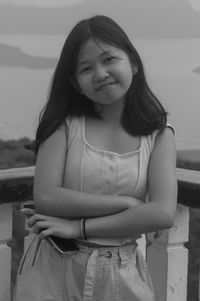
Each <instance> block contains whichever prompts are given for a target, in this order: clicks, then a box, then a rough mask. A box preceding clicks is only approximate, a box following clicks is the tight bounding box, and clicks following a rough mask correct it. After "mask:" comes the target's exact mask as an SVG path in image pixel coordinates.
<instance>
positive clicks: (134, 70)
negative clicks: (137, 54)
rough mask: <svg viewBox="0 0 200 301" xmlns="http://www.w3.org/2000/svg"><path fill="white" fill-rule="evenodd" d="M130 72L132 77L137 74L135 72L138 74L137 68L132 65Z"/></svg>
mask: <svg viewBox="0 0 200 301" xmlns="http://www.w3.org/2000/svg"><path fill="white" fill-rule="evenodd" d="M132 72H133V75H135V74H137V72H138V66H136V65H132Z"/></svg>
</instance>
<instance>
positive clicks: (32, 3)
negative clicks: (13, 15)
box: [0, 0, 85, 7]
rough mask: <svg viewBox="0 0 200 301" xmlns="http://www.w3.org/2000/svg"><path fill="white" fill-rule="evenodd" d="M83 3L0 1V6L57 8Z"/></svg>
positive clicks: (28, 0) (33, 0)
mask: <svg viewBox="0 0 200 301" xmlns="http://www.w3.org/2000/svg"><path fill="white" fill-rule="evenodd" d="M84 1H85V0H0V4H15V5H22V6H44V7H54V6H55V7H58V6H68V5H74V4H78V3H80V2H84Z"/></svg>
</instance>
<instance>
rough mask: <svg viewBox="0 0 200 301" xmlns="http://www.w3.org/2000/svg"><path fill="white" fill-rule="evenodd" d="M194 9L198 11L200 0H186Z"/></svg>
mask: <svg viewBox="0 0 200 301" xmlns="http://www.w3.org/2000/svg"><path fill="white" fill-rule="evenodd" d="M186 1H187V2H189V4H190V5H191V6H192V8H193V9H194V10H197V11H200V0H186Z"/></svg>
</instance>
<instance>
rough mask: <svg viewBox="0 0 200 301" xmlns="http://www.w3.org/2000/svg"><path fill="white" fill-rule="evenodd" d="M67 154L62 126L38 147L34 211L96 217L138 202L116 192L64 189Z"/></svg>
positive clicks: (58, 214) (60, 215) (64, 215)
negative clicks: (85, 191)
mask: <svg viewBox="0 0 200 301" xmlns="http://www.w3.org/2000/svg"><path fill="white" fill-rule="evenodd" d="M65 156H66V137H65V129H64V126H63V127H61V128H59V129H58V130H57V131H56V132H55V133H54V134H53V135H51V136H50V137H49V138H48V139H47V140H46V141H45V142H44V143H43V144H42V145H41V146H40V148H39V152H38V156H37V162H36V169H35V178H34V202H35V205H36V211H37V212H38V213H41V214H45V215H49V216H58V217H66V218H67V217H95V216H105V215H109V214H114V213H117V212H121V211H123V210H126V209H128V208H130V207H132V206H134V205H138V204H139V203H140V201H139V200H137V199H134V198H131V197H126V196H115V195H99V194H90V193H84V192H78V191H74V190H71V189H67V188H63V187H61V186H62V177H63V172H64V167H65V166H64V164H65Z"/></svg>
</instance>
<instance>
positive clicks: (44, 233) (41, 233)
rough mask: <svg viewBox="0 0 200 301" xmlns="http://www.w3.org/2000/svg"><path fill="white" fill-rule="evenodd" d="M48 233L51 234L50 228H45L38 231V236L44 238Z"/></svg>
mask: <svg viewBox="0 0 200 301" xmlns="http://www.w3.org/2000/svg"><path fill="white" fill-rule="evenodd" d="M50 235H52V229H51V228H48V229H45V230H43V231H41V232H40V238H41V239H43V238H46V237H48V236H50Z"/></svg>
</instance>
